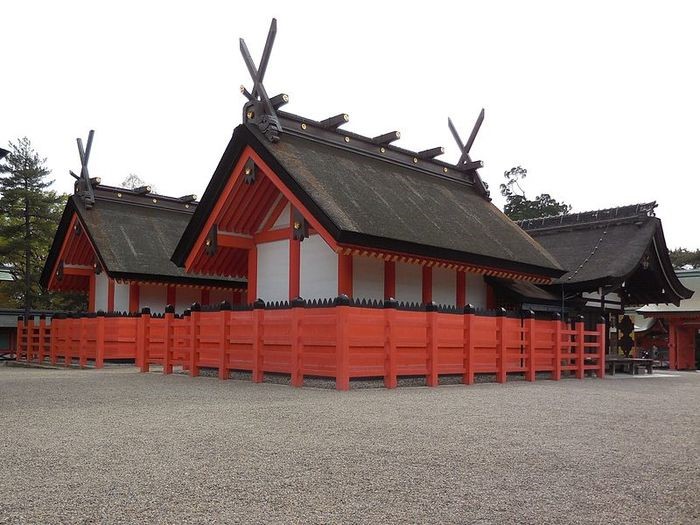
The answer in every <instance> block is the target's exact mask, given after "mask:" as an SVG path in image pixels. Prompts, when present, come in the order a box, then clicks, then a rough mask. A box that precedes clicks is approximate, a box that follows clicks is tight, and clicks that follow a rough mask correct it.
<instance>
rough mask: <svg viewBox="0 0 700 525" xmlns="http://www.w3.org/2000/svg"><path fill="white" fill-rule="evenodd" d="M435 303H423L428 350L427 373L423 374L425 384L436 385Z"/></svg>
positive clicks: (436, 339)
mask: <svg viewBox="0 0 700 525" xmlns="http://www.w3.org/2000/svg"><path fill="white" fill-rule="evenodd" d="M436 309H437V305H436V304H435V303H434V302H432V301H431V302H429V303H427V304H426V305H425V312H426V323H427V329H426V343H427V350H428V374H427V375H426V376H425V384H426V385H428V386H438V384H439V380H438V331H437V312H436V311H435V310H436Z"/></svg>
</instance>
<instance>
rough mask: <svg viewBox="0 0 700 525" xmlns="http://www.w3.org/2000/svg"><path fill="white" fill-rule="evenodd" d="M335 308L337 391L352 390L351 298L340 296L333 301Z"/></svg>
mask: <svg viewBox="0 0 700 525" xmlns="http://www.w3.org/2000/svg"><path fill="white" fill-rule="evenodd" d="M333 306H334V307H335V308H334V310H335V315H336V338H335V352H336V354H335V355H336V366H335V388H336V390H350V356H349V347H348V332H347V322H348V314H349V310H350V298H349V297H348V296H347V295H345V294H340V295H339V296H338V297H336V298H335V299H334V300H333Z"/></svg>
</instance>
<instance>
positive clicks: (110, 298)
mask: <svg viewBox="0 0 700 525" xmlns="http://www.w3.org/2000/svg"><path fill="white" fill-rule="evenodd" d="M107 311H108V312H113V311H114V279H109V278H108V282H107Z"/></svg>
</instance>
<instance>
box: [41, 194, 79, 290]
mask: <svg viewBox="0 0 700 525" xmlns="http://www.w3.org/2000/svg"><path fill="white" fill-rule="evenodd" d="M75 212H76V207H75V203H74V202H73V195H69V196H68V200H67V201H66V207H65V208H63V214H62V215H61V220H60V221H59V222H58V228H57V229H56V233H55V234H54V236H53V241H52V242H51V248H50V249H49V253H48V254H47V255H46V261H45V262H44V268H43V269H42V270H41V277H39V284H40V285H41V287H42V288H44V289H46V288H47V287H48V286H49V281H50V280H51V272H52V271H53V267H54V266H55V264H56V259H58V255H59V252H60V251H61V246H63V240H64V239H65V236H66V231H67V230H68V226H70V221H71V219H72V217H73V213H75Z"/></svg>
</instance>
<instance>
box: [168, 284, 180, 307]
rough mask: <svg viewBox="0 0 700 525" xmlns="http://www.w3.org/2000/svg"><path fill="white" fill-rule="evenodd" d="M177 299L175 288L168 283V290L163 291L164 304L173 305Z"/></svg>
mask: <svg viewBox="0 0 700 525" xmlns="http://www.w3.org/2000/svg"><path fill="white" fill-rule="evenodd" d="M176 301H177V289H176V288H175V287H174V286H173V285H168V290H167V291H166V293H165V304H166V305H168V304H170V305H173V306H175V302H176Z"/></svg>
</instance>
